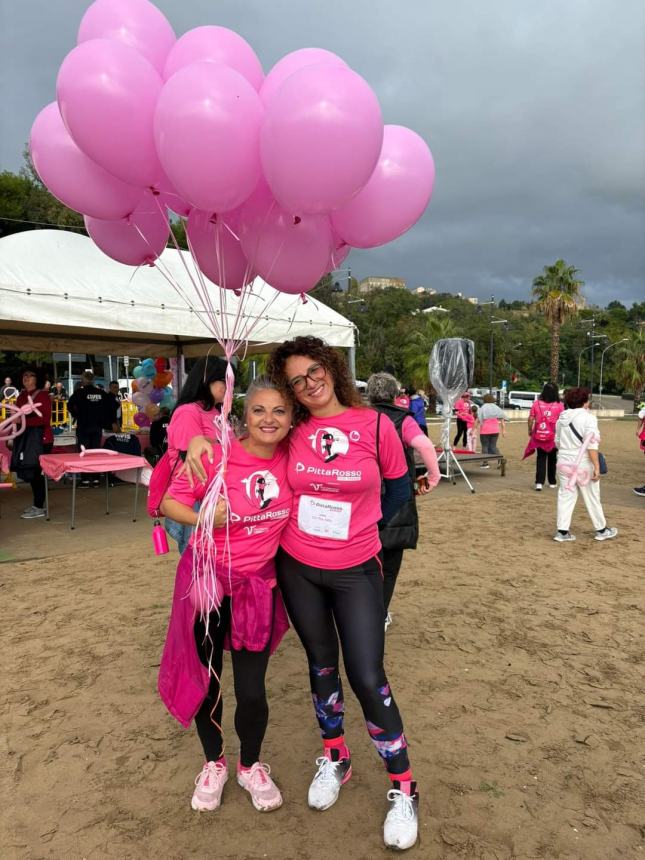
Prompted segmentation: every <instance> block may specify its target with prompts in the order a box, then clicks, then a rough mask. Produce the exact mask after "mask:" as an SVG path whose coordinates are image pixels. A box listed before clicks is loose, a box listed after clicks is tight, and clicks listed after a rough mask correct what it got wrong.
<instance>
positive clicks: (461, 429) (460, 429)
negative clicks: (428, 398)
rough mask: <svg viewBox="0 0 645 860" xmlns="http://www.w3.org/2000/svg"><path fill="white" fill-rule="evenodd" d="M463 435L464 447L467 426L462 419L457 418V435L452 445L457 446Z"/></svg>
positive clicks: (466, 438)
mask: <svg viewBox="0 0 645 860" xmlns="http://www.w3.org/2000/svg"><path fill="white" fill-rule="evenodd" d="M462 434H463V437H464V445H467V444H468V424H466V422H465V421H464V419H463V418H457V435H456V436H455V438H454V440H453V443H452V444H453V445H458V444H459V440H460V439H461V437H462Z"/></svg>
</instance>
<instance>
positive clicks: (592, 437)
mask: <svg viewBox="0 0 645 860" xmlns="http://www.w3.org/2000/svg"><path fill="white" fill-rule="evenodd" d="M599 441H600V436H599V435H598V434H597V433H594V432H593V430H590V431H589V432H588V433H585V435H584V438H583V440H582V445H580V450H579V451H578V456H577V457H576V459H575V460H574V461H573V462H572V463H570V462H567V461H566V460H565V461H561V460H559V461H558V466H557V469H558V472H559V473H560V474H561V475H564V477H565V478H567V477H568V478H569V480H568V481H567V482H566V484H565V485H564V486H565V489H567V490H569V491H570V492H574V491H575V489H576V487H586V486H587V484H588V483H589V481H591V478H592V477H593V471H591V472H590V471H589V466H588V464H587V463H585V464H584V466H583V465H582V461H583V459H584V457H585V455H586V453H587V448H588V447H589V445H591V443H592V442H599Z"/></svg>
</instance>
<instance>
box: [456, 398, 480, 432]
mask: <svg viewBox="0 0 645 860" xmlns="http://www.w3.org/2000/svg"><path fill="white" fill-rule="evenodd" d="M471 406H472V403H471V402H470V400H464V398H463V397H460V398H459V400H458V401H457V402H456V403H455V412H456V413H457V418H461V420H462V421H465V422H466V424H467V425H468V426H469V427H472V426H473V424H474V423H475V416H474V415H473V414H472V412H471V411H470V409H471Z"/></svg>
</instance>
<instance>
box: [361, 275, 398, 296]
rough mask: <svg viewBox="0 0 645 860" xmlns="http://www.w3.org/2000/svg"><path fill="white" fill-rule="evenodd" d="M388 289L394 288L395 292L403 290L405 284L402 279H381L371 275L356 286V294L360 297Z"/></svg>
mask: <svg viewBox="0 0 645 860" xmlns="http://www.w3.org/2000/svg"><path fill="white" fill-rule="evenodd" d="M390 287H395V288H396V289H397V290H404V289H405V287H406V282H405V279H404V278H383V277H380V276H376V275H371V276H370V277H369V278H363V280H362V281H360V283H359V285H358V292H359V293H361V294H362V295H365V294H366V293H373V292H375V291H376V290H387V289H389V288H390Z"/></svg>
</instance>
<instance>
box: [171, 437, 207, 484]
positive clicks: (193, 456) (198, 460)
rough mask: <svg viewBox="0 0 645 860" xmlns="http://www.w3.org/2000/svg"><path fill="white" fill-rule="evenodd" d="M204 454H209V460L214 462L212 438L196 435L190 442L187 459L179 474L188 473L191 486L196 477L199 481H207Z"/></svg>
mask: <svg viewBox="0 0 645 860" xmlns="http://www.w3.org/2000/svg"><path fill="white" fill-rule="evenodd" d="M204 454H206V455H207V457H208V462H209V463H212V462H213V443H212V442H211V440H210V439H207V438H206V436H194V437H193V438H192V439H191V440H190V442H189V443H188V450H187V451H186V459H185V461H184V465H183V466H182V468H181V469H180V470H179V474H181V472H185V473H186V477H187V478H188V483H189V484H190V486H191V487H193V486H194V485H195V479H197V480H198V481H205V480H206V478H207V477H208V476H207V474H206V471H205V469H204V464H203V463H202V457H203V455H204Z"/></svg>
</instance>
